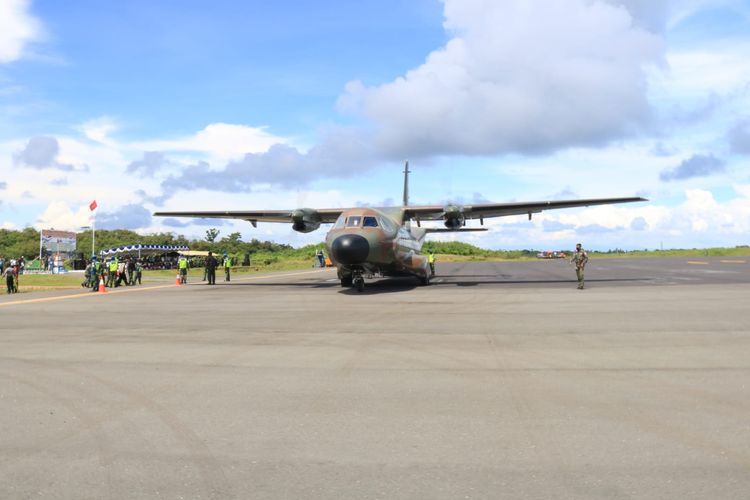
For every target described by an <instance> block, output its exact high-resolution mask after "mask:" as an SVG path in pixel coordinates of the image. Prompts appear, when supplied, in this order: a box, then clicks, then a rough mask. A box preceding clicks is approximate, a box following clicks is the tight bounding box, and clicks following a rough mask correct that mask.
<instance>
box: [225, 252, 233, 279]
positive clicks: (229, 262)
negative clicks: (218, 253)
mask: <svg viewBox="0 0 750 500" xmlns="http://www.w3.org/2000/svg"><path fill="white" fill-rule="evenodd" d="M231 267H232V259H231V258H230V257H229V256H228V255H227V254H224V281H229V278H230V270H231Z"/></svg>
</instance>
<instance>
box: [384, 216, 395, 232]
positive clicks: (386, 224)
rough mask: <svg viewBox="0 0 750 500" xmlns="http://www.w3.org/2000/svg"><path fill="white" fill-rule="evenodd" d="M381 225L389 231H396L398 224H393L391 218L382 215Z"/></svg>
mask: <svg viewBox="0 0 750 500" xmlns="http://www.w3.org/2000/svg"><path fill="white" fill-rule="evenodd" d="M380 225H382V226H383V229H385V230H386V231H387V232H389V233H395V232H396V226H395V225H394V224H393V222H391V220H390V219H389V218H388V217H381V218H380Z"/></svg>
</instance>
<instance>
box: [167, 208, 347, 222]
mask: <svg viewBox="0 0 750 500" xmlns="http://www.w3.org/2000/svg"><path fill="white" fill-rule="evenodd" d="M344 210H345V209H342V208H323V209H311V208H301V209H295V210H238V211H232V210H230V211H210V212H155V213H154V215H155V216H158V217H194V218H200V219H242V220H246V221H248V222H251V223H252V224H253V225H255V224H256V223H257V222H287V223H294V222H295V221H296V220H298V219H300V218H302V217H306V218H308V217H309V218H312V219H314V220H316V221H317V222H320V223H324V224H327V223H332V222H336V219H338V217H339V215H341V212H343V211H344Z"/></svg>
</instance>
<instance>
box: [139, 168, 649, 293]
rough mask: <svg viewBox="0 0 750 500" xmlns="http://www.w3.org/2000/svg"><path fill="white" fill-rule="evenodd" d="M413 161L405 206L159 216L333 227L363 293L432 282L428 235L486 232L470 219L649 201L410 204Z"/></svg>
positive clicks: (335, 251)
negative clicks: (393, 282)
mask: <svg viewBox="0 0 750 500" xmlns="http://www.w3.org/2000/svg"><path fill="white" fill-rule="evenodd" d="M409 173H410V171H409V162H408V161H407V162H406V168H405V169H404V200H403V206H400V207H382V208H324V209H314V208H297V209H294V210H248V211H244V210H243V211H228V212H222V211H211V212H156V213H154V215H155V216H160V217H199V218H215V219H243V220H246V221H248V222H250V223H251V224H252V225H253V227H257V224H258V222H286V223H291V224H292V229H294V230H295V231H299V232H301V233H309V232H311V231H315V230H316V229H318V228H319V227H320V225H321V224H330V223H333V227H332V228H331V229H330V231H328V234H327V235H326V240H325V245H326V250H327V251H328V255H329V256H330V257H331V260H332V261H333V263H334V264H335V265H336V267H337V269H338V277H339V279H340V280H341V286H343V287H351V286H354V287H355V288H356V289H357V290H358V291H360V292H361V291H362V290H363V288H364V284H365V277H368V278H372V277H375V276H409V275H411V276H416V277H417V278H418V279H419V280H420V281H421V282H422V284H424V285H428V284H429V283H430V268H429V265H428V262H427V257H426V256H424V255H421V254H420V253H419V252H420V250H421V249H422V245H423V243H424V240H425V236H426V235H427V234H429V233H442V232H461V231H486V229H484V228H468V227H466V220H467V219H469V220H471V219H479V222H480V224H481V225H484V219H486V218H490V217H503V216H507V215H525V214H528V216H529V220H530V219H531V215H532V214H534V213H539V212H541V211H543V210H552V209H557V208H570V207H584V206H591V205H605V204H611V203H630V202H635V201H648V200H646V199H645V198H594V199H588V200H560V201H532V202H520V203H483V204H479V205H457V204H448V205H421V206H410V205H409ZM423 221H443V223H444V225H445V227H443V228H434V227H422V222H423Z"/></svg>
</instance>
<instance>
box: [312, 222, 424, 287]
mask: <svg viewBox="0 0 750 500" xmlns="http://www.w3.org/2000/svg"><path fill="white" fill-rule="evenodd" d="M357 218H359V219H357ZM366 218H374V219H375V221H377V225H376V226H373V225H369V226H368V225H364V224H363V221H365V219H366ZM367 220H368V221H370V223H372V219H367ZM354 221H357V223H356V224H354V223H353V222H354ZM425 234H426V233H425V231H424V230H423V229H422V228H419V227H411V224H410V223H408V222H407V223H406V224H404V209H403V208H354V209H349V210H346V211H345V212H343V213H342V214H341V216H340V217H339V219H338V220H337V221H336V223H335V224H334V225H333V227H332V228H331V230H330V231H329V232H328V234H327V235H326V250H327V251H328V255H329V256H330V257H331V261H332V262H333V263H334V264H335V265H336V267H337V268H338V274H339V278H347V277H349V276H351V275H352V274H355V273H364V274H367V275H383V276H403V275H414V276H417V277H419V278H421V279H427V278H428V277H429V273H430V268H429V265H428V263H427V258H426V257H425V256H423V255H420V253H419V252H420V250H421V249H422V244H423V242H424V237H425Z"/></svg>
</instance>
